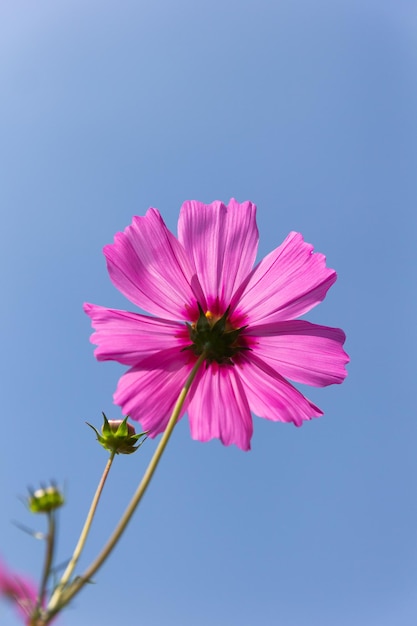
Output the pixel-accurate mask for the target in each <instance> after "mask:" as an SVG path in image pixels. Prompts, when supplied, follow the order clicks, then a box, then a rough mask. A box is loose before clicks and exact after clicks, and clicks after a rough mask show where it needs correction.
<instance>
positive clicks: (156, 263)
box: [104, 209, 204, 320]
mask: <svg viewBox="0 0 417 626" xmlns="http://www.w3.org/2000/svg"><path fill="white" fill-rule="evenodd" d="M104 254H105V256H106V259H107V267H108V271H109V274H110V278H111V280H112V282H113V284H114V285H115V286H116V287H117V289H119V290H120V291H121V292H122V293H123V294H124V295H125V296H126V297H127V298H129V300H131V302H133V303H134V304H136V305H137V306H138V307H141V308H142V309H144V310H145V311H149V312H150V313H153V314H154V315H161V316H162V317H166V318H168V319H171V320H172V319H174V320H175V319H177V320H178V319H185V318H186V312H187V307H190V306H195V302H196V300H198V301H200V302H201V301H203V302H204V299H203V295H202V292H201V288H200V285H199V284H198V281H197V279H196V276H195V268H193V267H192V265H191V264H190V261H189V260H188V258H187V256H186V254H185V251H184V249H183V247H182V246H181V244H180V243H179V242H178V240H177V239H176V238H175V237H174V235H173V234H172V233H170V232H169V230H168V229H167V227H166V225H165V223H164V221H163V219H162V217H161V216H160V214H159V212H158V211H157V210H156V209H149V211H148V212H147V213H146V215H145V217H134V218H133V222H132V224H131V226H128V227H127V228H126V229H125V231H124V232H123V233H117V235H116V236H115V238H114V244H110V245H108V246H105V247H104ZM191 285H192V286H191Z"/></svg>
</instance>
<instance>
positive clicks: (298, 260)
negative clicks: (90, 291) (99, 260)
mask: <svg viewBox="0 0 417 626" xmlns="http://www.w3.org/2000/svg"><path fill="white" fill-rule="evenodd" d="M255 214H256V207H255V205H253V204H252V203H251V202H244V203H243V204H239V203H238V202H237V201H236V200H234V199H232V200H231V201H230V203H229V204H228V206H225V205H224V204H223V203H221V202H213V203H212V204H208V205H206V204H202V203H201V202H195V201H190V202H185V203H184V204H183V206H182V208H181V212H180V217H179V222H178V238H176V237H175V236H174V235H173V234H172V233H171V232H170V231H169V230H168V229H167V227H166V225H165V223H164V221H163V220H162V218H161V216H160V214H159V212H158V211H157V210H156V209H149V211H148V212H147V213H146V215H145V216H144V217H134V218H133V222H132V224H131V226H128V227H127V228H126V229H125V231H124V232H123V233H117V235H116V236H115V239H114V244H112V245H108V246H105V248H104V254H105V256H106V259H107V267H108V271H109V274H110V278H111V280H112V282H113V284H114V285H115V286H116V287H117V289H119V290H120V291H121V292H122V293H123V294H124V295H125V296H126V297H127V298H128V299H129V300H131V302H133V303H134V304H135V305H136V306H138V307H140V308H142V309H144V310H145V311H149V312H150V313H151V314H152V315H155V316H156V317H150V316H146V315H141V314H139V313H129V312H126V311H119V310H115V309H107V308H104V307H100V306H97V305H94V304H85V305H84V310H85V311H86V313H87V314H88V315H89V316H90V317H91V320H92V325H93V328H94V329H95V331H96V332H95V333H93V335H92V337H91V341H92V343H95V344H96V345H97V346H98V347H97V348H96V350H95V356H96V357H97V359H98V360H99V361H106V360H114V361H118V362H119V363H122V364H124V365H128V366H129V367H130V369H129V370H128V371H127V372H126V373H125V374H124V375H123V376H122V377H121V379H120V381H119V384H118V387H117V390H116V393H115V395H114V400H115V403H116V404H118V405H120V406H121V407H122V409H123V412H124V414H126V415H129V416H130V417H131V418H132V419H134V420H138V421H140V423H141V425H142V427H143V428H144V429H145V430H149V434H150V436H151V437H152V436H155V435H157V434H158V433H160V432H162V431H163V430H164V429H165V427H166V425H167V423H168V420H169V417H170V415H171V412H172V410H173V407H174V404H175V402H176V400H177V398H178V395H179V392H180V390H181V388H182V387H183V385H184V382H185V380H186V379H187V376H188V375H189V373H190V371H191V369H192V367H193V365H194V364H195V362H196V360H197V358H198V356H199V355H200V354H202V352H203V350H205V351H206V354H207V357H206V363H205V365H203V366H202V367H200V369H199V371H198V374H197V377H196V379H195V381H194V382H193V385H192V387H191V390H190V392H189V395H188V398H187V400H186V403H185V405H184V407H183V412H182V414H184V413H185V412H186V411H187V412H188V417H189V422H190V427H191V435H192V437H193V438H194V439H197V440H200V441H208V440H209V439H212V438H214V437H217V438H219V439H220V440H221V441H222V442H223V443H224V444H225V445H230V444H232V443H234V444H236V445H237V446H238V447H239V448H241V449H243V450H249V448H250V440H251V437H252V431H253V424H252V417H251V411H252V412H253V413H255V414H256V415H258V416H259V417H264V418H266V419H269V420H273V421H282V422H293V423H294V424H295V425H296V426H300V425H301V424H302V422H303V421H304V420H308V419H311V418H312V417H317V416H319V415H322V411H321V410H320V409H319V408H317V407H316V406H315V405H314V404H312V402H310V401H309V400H308V399H307V398H305V397H304V396H303V395H302V394H301V393H300V392H299V391H298V390H297V389H295V387H293V386H292V385H291V384H290V383H289V382H288V381H287V378H290V379H291V380H293V381H295V382H298V383H307V384H309V385H313V386H318V387H323V386H326V385H331V384H333V383H341V382H342V381H343V380H344V378H345V376H346V370H345V364H346V363H347V362H348V360H349V359H348V356H347V355H346V353H345V352H344V350H343V348H342V345H343V342H344V340H345V334H344V333H343V331H342V330H340V329H338V328H329V327H327V326H319V325H317V324H311V323H309V322H307V321H304V320H297V319H295V318H297V317H299V316H301V315H303V314H304V313H306V312H307V311H309V310H310V309H311V308H313V307H314V306H316V304H318V303H319V302H321V301H322V300H323V299H324V297H325V295H326V292H327V290H328V289H329V287H331V285H332V284H333V283H334V282H335V280H336V272H335V271H334V270H332V269H329V268H327V267H326V263H325V257H324V256H323V255H322V254H318V253H315V254H313V248H312V246H311V245H310V244H308V243H305V242H304V240H303V237H302V236H301V235H300V234H299V233H295V232H291V233H290V234H289V235H288V237H287V238H286V239H285V241H284V242H283V243H282V244H281V245H280V246H279V247H278V248H276V249H275V250H274V251H273V252H271V253H270V254H268V255H267V256H266V257H265V258H264V259H263V260H262V261H260V263H258V264H257V265H256V266H255V267H253V266H254V262H255V257H256V253H257V247H258V230H257V226H256V216H255Z"/></svg>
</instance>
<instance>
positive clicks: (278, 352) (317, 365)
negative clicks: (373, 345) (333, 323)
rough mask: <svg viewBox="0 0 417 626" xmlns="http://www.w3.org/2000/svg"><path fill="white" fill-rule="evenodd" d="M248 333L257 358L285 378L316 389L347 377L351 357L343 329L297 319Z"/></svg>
mask: <svg viewBox="0 0 417 626" xmlns="http://www.w3.org/2000/svg"><path fill="white" fill-rule="evenodd" d="M246 334H247V335H250V336H251V337H252V339H253V341H251V346H252V349H253V351H254V352H255V353H256V355H257V356H258V357H260V358H261V359H262V360H263V361H265V362H266V363H268V364H269V365H270V366H271V367H272V368H273V369H274V370H276V371H278V372H279V373H280V374H281V375H282V376H285V377H286V378H291V380H295V381H296V382H298V383H305V384H307V385H314V386H315V387H325V386H326V385H332V384H334V383H341V382H343V380H344V379H345V378H346V375H347V372H346V369H345V365H346V363H348V362H349V357H348V355H347V354H346V352H345V351H344V350H343V348H342V345H343V343H344V341H345V333H344V332H343V330H340V328H330V327H328V326H319V325H317V324H311V323H310V322H305V321H302V320H296V321H288V322H276V323H275V324H265V325H263V326H251V327H250V328H248V329H247V331H246Z"/></svg>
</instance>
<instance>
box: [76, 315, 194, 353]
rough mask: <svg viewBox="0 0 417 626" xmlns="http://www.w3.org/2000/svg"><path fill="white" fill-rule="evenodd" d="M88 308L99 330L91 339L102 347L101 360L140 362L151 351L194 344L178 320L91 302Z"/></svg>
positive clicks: (99, 349)
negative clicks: (111, 307) (164, 318)
mask: <svg viewBox="0 0 417 626" xmlns="http://www.w3.org/2000/svg"><path fill="white" fill-rule="evenodd" d="M84 311H85V312H86V313H87V315H89V316H90V317H91V322H92V326H93V328H94V329H95V330H96V331H97V332H95V333H93V334H92V335H91V339H90V341H91V343H94V344H96V345H97V346H98V348H96V350H95V351H94V355H95V357H96V358H97V359H98V360H99V361H118V362H119V363H123V364H124V365H136V364H137V363H138V361H140V360H141V359H143V358H144V357H146V356H148V355H150V354H154V353H155V352H159V351H160V350H164V349H168V348H175V347H177V350H181V348H182V347H183V346H184V345H187V344H189V343H190V342H189V339H188V340H187V331H186V328H185V326H184V324H179V323H178V322H171V321H169V320H162V319H160V318H156V317H147V316H146V315H139V314H138V313H129V312H127V311H118V310H117V309H107V308H105V307H101V306H97V305H95V304H88V303H86V304H84Z"/></svg>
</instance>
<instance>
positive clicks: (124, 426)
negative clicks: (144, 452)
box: [87, 413, 146, 454]
mask: <svg viewBox="0 0 417 626" xmlns="http://www.w3.org/2000/svg"><path fill="white" fill-rule="evenodd" d="M127 419H128V418H127V417H125V418H124V419H123V420H108V419H107V417H106V416H105V414H104V413H103V420H104V421H103V426H102V427H101V434H100V433H99V432H98V430H97V429H96V428H95V427H94V426H92V425H91V424H88V422H87V424H88V426H90V428H92V429H93V430H94V432H95V433H96V436H97V441H98V442H99V444H100V445H102V446H103V448H104V449H105V450H108V451H109V452H113V453H115V454H132V453H133V452H136V450H138V448H140V446H141V445H142V443H143V442H144V441H145V439H146V433H138V434H136V432H135V428H134V426H132V424H129V423H128V421H127ZM140 439H142V441H139V440H140ZM136 444H137V445H136Z"/></svg>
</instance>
